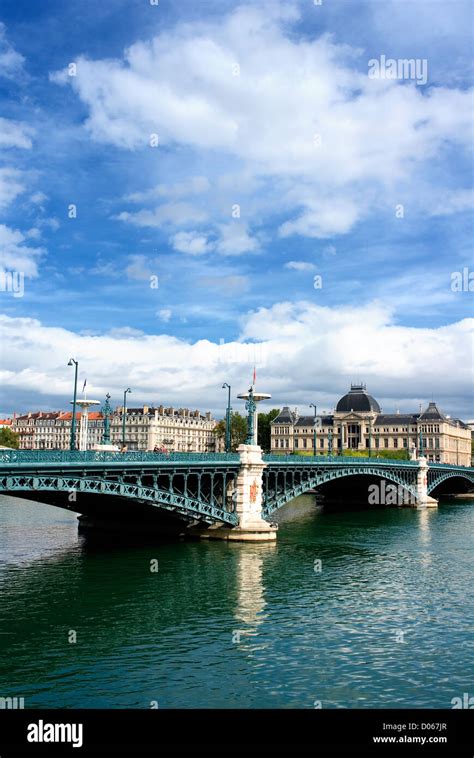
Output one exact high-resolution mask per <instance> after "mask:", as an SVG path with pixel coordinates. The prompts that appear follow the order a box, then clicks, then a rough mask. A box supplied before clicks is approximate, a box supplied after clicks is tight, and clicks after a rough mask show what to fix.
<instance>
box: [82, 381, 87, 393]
mask: <svg viewBox="0 0 474 758" xmlns="http://www.w3.org/2000/svg"><path fill="white" fill-rule="evenodd" d="M86 384H87V379H84V386H83V388H82V391H83V392H84V390H85V388H86Z"/></svg>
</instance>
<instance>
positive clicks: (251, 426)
mask: <svg viewBox="0 0 474 758" xmlns="http://www.w3.org/2000/svg"><path fill="white" fill-rule="evenodd" d="M245 408H246V410H247V411H248V416H247V439H246V440H245V444H246V445H255V421H254V417H255V411H256V410H257V403H256V402H255V400H254V397H253V387H250V389H249V391H248V398H247V401H246V403H245Z"/></svg>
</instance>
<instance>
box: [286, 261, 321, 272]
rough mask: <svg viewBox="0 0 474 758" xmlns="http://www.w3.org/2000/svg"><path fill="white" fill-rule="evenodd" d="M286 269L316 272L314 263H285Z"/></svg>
mask: <svg viewBox="0 0 474 758" xmlns="http://www.w3.org/2000/svg"><path fill="white" fill-rule="evenodd" d="M285 268H289V269H291V270H293V271H315V269H316V266H315V265H314V263H307V262H306V261H288V263H285Z"/></svg>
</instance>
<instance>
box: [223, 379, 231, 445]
mask: <svg viewBox="0 0 474 758" xmlns="http://www.w3.org/2000/svg"><path fill="white" fill-rule="evenodd" d="M226 387H227V389H228V391H229V392H228V396H227V410H226V413H225V451H226V453H230V448H231V434H230V432H231V427H230V425H231V413H232V408H231V407H230V390H231V386H230V384H227V382H224V384H223V385H222V389H225V388H226Z"/></svg>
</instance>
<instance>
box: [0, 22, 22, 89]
mask: <svg viewBox="0 0 474 758" xmlns="http://www.w3.org/2000/svg"><path fill="white" fill-rule="evenodd" d="M24 61H25V59H24V57H23V56H22V55H20V53H18V52H17V51H16V50H15V49H14V47H13V46H12V45H11V44H10V42H9V41H8V40H7V33H6V26H5V24H3V23H2V22H1V21H0V76H4V77H6V78H7V79H13V78H15V77H16V76H17V75H18V74H19V73H20V72H21V71H22V69H23V63H24Z"/></svg>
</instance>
